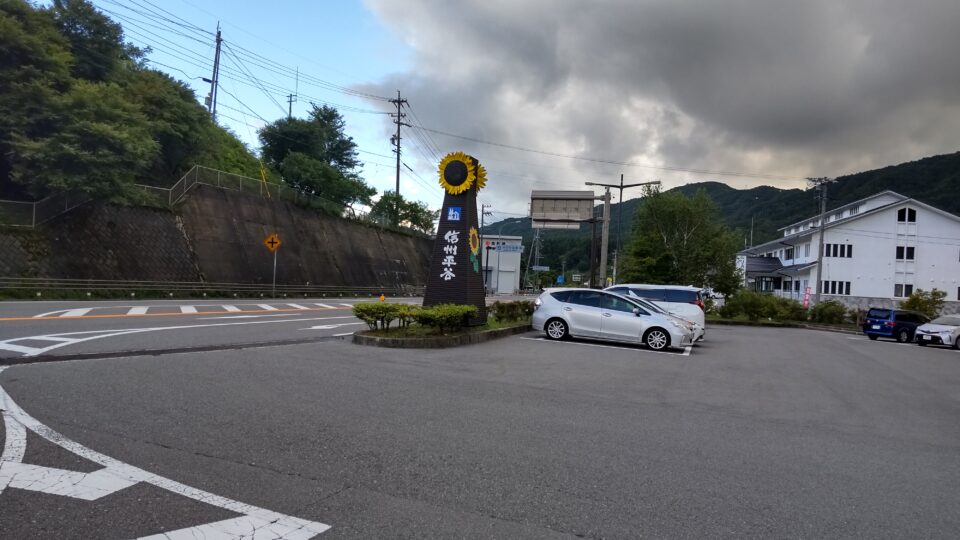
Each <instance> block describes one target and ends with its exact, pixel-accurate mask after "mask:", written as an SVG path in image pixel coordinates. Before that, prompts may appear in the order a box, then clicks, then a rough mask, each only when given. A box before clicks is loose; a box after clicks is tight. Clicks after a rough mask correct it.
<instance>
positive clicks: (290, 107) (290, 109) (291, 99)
mask: <svg viewBox="0 0 960 540" xmlns="http://www.w3.org/2000/svg"><path fill="white" fill-rule="evenodd" d="M295 101H297V95H296V94H287V120H290V119H291V118H293V103H294V102H295Z"/></svg>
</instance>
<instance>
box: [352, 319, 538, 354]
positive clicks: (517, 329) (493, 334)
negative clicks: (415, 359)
mask: <svg viewBox="0 0 960 540" xmlns="http://www.w3.org/2000/svg"><path fill="white" fill-rule="evenodd" d="M531 330H532V328H530V325H529V324H525V325H520V326H511V327H509V328H498V329H496V330H484V331H483V332H476V333H472V334H462V335H459V336H437V337H426V338H422V337H416V338H399V337H396V338H392V337H378V336H367V335H364V334H359V333H358V334H354V335H353V342H354V343H355V344H357V345H367V346H370V347H388V348H392V349H446V348H449V347H461V346H463V345H475V344H477V343H483V342H485V341H490V340H492V339H498V338H502V337H508V336H514V335H517V334H525V333H527V332H530V331H531Z"/></svg>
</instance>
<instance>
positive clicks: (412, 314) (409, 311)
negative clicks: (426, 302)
mask: <svg viewBox="0 0 960 540" xmlns="http://www.w3.org/2000/svg"><path fill="white" fill-rule="evenodd" d="M396 306H397V310H396V313H397V324H399V325H400V328H406V327H408V326H410V323H411V322H413V321H414V320H416V318H417V313H418V312H419V311H420V310H421V309H423V308H421V307H420V306H411V305H407V304H396Z"/></svg>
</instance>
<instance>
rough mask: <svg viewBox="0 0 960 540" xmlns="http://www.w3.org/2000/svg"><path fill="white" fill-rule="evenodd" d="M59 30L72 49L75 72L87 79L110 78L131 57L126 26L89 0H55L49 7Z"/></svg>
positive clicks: (102, 79)
mask: <svg viewBox="0 0 960 540" xmlns="http://www.w3.org/2000/svg"><path fill="white" fill-rule="evenodd" d="M50 10H51V13H52V14H53V20H54V22H55V23H56V25H57V27H58V28H59V30H60V33H61V34H62V35H63V36H64V37H65V38H66V39H67V41H68V42H69V44H70V51H71V52H72V53H73V56H74V62H73V75H74V76H75V77H77V78H80V79H86V80H88V81H106V80H108V79H110V78H111V76H112V75H113V73H114V72H115V70H116V69H117V68H118V66H119V65H120V64H121V61H122V60H124V59H128V58H129V57H128V56H127V53H128V49H127V48H126V47H125V46H124V43H123V29H122V28H121V27H120V25H119V24H117V23H115V22H113V21H112V20H110V18H109V17H107V16H106V15H104V14H103V13H101V12H100V11H98V10H97V9H96V8H95V7H93V4H91V3H90V2H89V1H87V0H53V5H52V6H51V7H50Z"/></svg>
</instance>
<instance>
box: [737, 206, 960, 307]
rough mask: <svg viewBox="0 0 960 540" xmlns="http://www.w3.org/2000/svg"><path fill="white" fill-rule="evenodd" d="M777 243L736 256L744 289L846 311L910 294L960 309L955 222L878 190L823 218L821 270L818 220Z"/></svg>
mask: <svg viewBox="0 0 960 540" xmlns="http://www.w3.org/2000/svg"><path fill="white" fill-rule="evenodd" d="M778 230H779V231H782V232H783V237H782V238H779V239H777V240H773V241H770V242H767V243H765V244H761V245H758V246H754V247H752V248H749V249H746V250H743V251H741V252H740V253H738V254H737V266H738V267H739V268H740V269H741V270H742V271H743V273H744V286H746V287H748V288H750V289H753V290H756V291H761V292H769V293H772V294H776V295H778V296H784V297H788V298H794V299H797V300H800V301H802V300H803V298H804V295H805V294H806V293H807V291H808V288H809V294H810V299H811V302H813V299H814V298H815V293H816V283H817V280H818V279H819V280H821V284H822V286H823V289H822V292H821V300H839V301H841V302H843V303H844V304H846V305H847V306H850V307H861V308H865V307H867V306H890V307H892V306H894V305H896V304H897V303H898V302H899V301H901V300H903V299H904V298H906V297H908V296H910V294H911V293H912V292H913V291H915V290H917V289H923V290H925V291H929V290H932V289H939V290H941V291H945V292H946V293H947V296H946V300H947V302H948V304H947V307H946V309H945V310H944V311H945V312H951V313H952V312H957V311H960V217H958V216H955V215H953V214H950V213H948V212H944V211H943V210H939V209H937V208H934V207H932V206H930V205H928V204H924V203H922V202H919V201H916V200H914V199H911V198H909V197H905V196H903V195H900V194H899V193H894V192H893V191H883V192H881V193H877V194H876V195H872V196H870V197H867V198H865V199H861V200H859V201H856V202H852V203H849V204H845V205H843V206H841V207H839V208H834V209H832V210H830V211H829V212H827V213H826V215H825V224H824V226H823V231H824V239H823V242H824V245H823V247H824V250H823V269H822V271H821V269H820V268H818V267H817V252H818V248H819V243H820V230H821V227H820V216H819V215H816V216H814V217H811V218H808V219H805V220H803V221H799V222H797V223H792V224H790V225H787V226H785V227H782V228H780V229H778Z"/></svg>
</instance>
